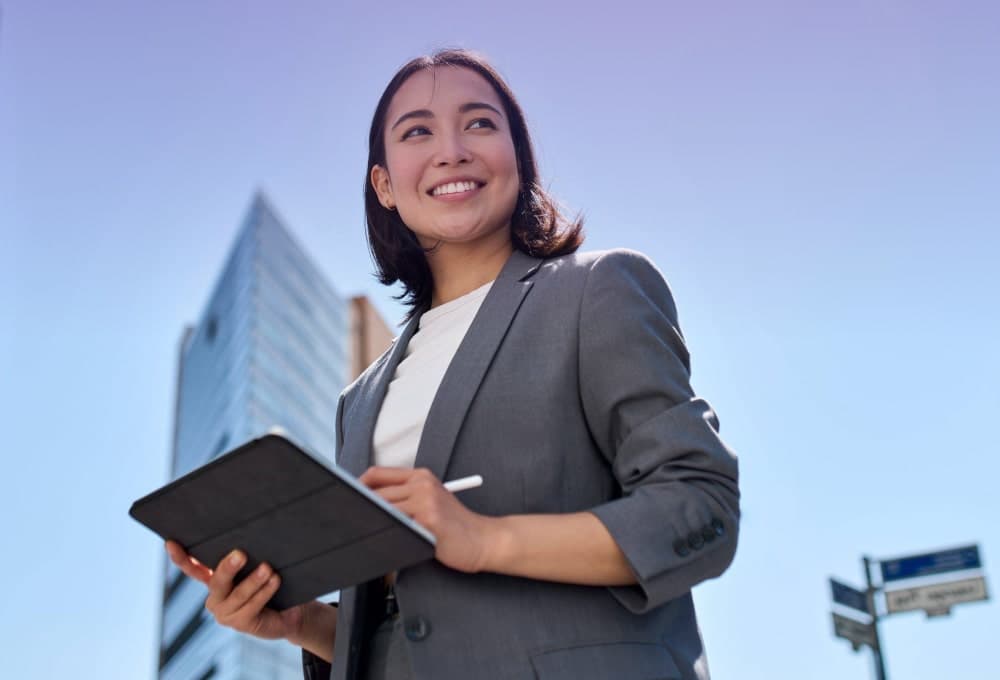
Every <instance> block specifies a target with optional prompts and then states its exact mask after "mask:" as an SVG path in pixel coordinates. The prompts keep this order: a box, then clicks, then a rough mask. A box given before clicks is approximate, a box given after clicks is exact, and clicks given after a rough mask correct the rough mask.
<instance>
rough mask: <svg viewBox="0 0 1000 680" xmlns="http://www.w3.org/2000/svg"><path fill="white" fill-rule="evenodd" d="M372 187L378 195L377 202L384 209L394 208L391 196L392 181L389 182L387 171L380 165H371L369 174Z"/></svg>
mask: <svg viewBox="0 0 1000 680" xmlns="http://www.w3.org/2000/svg"><path fill="white" fill-rule="evenodd" d="M371 183H372V188H373V189H374V190H375V195H376V196H378V202H379V203H381V204H382V207H383V208H385V209H386V210H395V209H396V201H395V199H394V198H393V197H392V183H391V182H389V172H388V171H387V170H386V169H385V168H383V167H382V166H381V165H373V166H372V175H371Z"/></svg>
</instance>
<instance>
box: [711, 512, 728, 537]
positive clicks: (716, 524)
mask: <svg viewBox="0 0 1000 680" xmlns="http://www.w3.org/2000/svg"><path fill="white" fill-rule="evenodd" d="M711 526H712V530H713V531H714V532H715V535H716V536H725V535H726V525H725V524H723V523H722V520H721V519H719V518H718V517H713V518H712V524H711Z"/></svg>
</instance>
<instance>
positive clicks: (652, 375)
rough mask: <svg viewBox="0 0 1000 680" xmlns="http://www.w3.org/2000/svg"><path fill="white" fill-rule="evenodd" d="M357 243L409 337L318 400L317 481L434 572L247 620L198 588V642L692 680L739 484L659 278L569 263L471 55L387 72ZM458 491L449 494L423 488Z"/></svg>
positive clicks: (342, 664)
mask: <svg viewBox="0 0 1000 680" xmlns="http://www.w3.org/2000/svg"><path fill="white" fill-rule="evenodd" d="M365 201H366V203H365V206H366V212H367V221H368V235H369V245H370V248H371V251H372V254H373V257H374V259H375V263H376V266H377V268H378V273H379V277H380V278H381V280H382V281H383V282H384V283H386V284H392V283H395V282H397V281H400V282H402V284H403V286H404V295H405V297H406V298H407V300H408V302H409V304H410V314H409V321H408V323H407V325H406V328H405V329H404V330H403V332H402V334H401V335H400V337H399V338H398V339H397V341H396V342H395V343H394V344H393V346H392V347H391V348H390V349H389V350H388V351H387V352H386V354H384V355H383V356H382V357H380V358H379V359H378V360H376V361H375V363H373V364H372V365H371V366H370V367H369V368H368V370H366V371H365V372H364V373H363V374H362V375H361V377H359V378H358V380H357V381H355V382H354V384H352V385H350V386H349V387H348V388H347V389H346V390H344V392H343V394H342V395H341V398H340V403H339V406H338V410H337V433H338V442H337V444H338V450H337V460H338V463H339V464H340V465H341V466H342V467H343V468H344V469H346V470H347V471H349V472H351V473H354V474H356V475H358V476H359V478H360V480H361V482H362V483H364V484H366V485H367V486H369V487H370V488H371V489H373V490H374V491H375V492H376V493H378V494H379V495H381V496H382V497H383V498H384V499H385V500H386V501H388V502H390V503H392V504H394V505H395V506H396V507H397V508H399V509H400V510H401V511H402V512H405V513H406V514H408V515H409V516H410V517H412V518H413V519H414V520H415V521H417V522H418V523H420V524H422V525H423V526H425V527H426V528H427V529H428V530H429V531H430V532H431V533H433V534H434V536H435V538H436V539H437V542H436V547H435V559H433V560H430V561H428V562H425V563H423V564H419V565H417V566H414V567H410V568H407V569H404V570H402V571H400V572H399V573H398V574H387V575H386V576H385V578H383V579H378V580H376V581H373V582H370V583H365V584H362V585H359V586H356V587H352V588H348V589H345V590H344V591H343V592H342V593H341V597H340V605H339V607H338V608H337V609H334V608H332V607H329V606H326V605H323V604H320V603H316V602H314V603H310V604H308V605H303V606H300V607H296V608H293V609H291V610H287V611H284V612H280V613H279V612H276V611H273V610H270V609H268V608H266V607H265V606H264V603H266V602H267V601H268V599H269V598H270V596H271V595H272V594H273V593H274V592H275V590H276V589H277V587H278V583H279V575H277V574H273V573H272V571H271V570H270V568H269V567H268V566H267V565H263V566H262V567H261V569H260V571H259V572H258V573H256V574H255V575H254V576H253V577H250V578H247V579H245V580H244V581H243V582H241V583H238V584H236V583H234V582H233V578H234V575H235V574H236V573H237V572H238V570H239V567H240V566H241V565H242V564H243V561H244V560H245V557H244V556H243V555H242V553H240V552H238V551H237V552H235V553H234V554H233V556H232V558H231V559H226V560H224V561H223V562H222V563H220V564H219V565H218V567H217V568H216V569H215V570H210V569H208V568H207V567H204V566H202V565H197V564H194V563H192V562H191V561H190V560H189V559H188V557H187V556H186V555H185V554H184V552H183V550H182V549H181V548H180V547H179V546H177V545H176V544H171V545H170V546H168V549H169V551H170V554H171V558H172V559H173V560H174V561H175V563H177V564H178V565H179V566H180V567H181V569H183V570H184V571H185V573H187V574H188V575H190V576H193V577H194V578H197V579H199V580H201V581H203V582H205V583H206V584H208V586H209V598H208V601H207V602H206V606H207V607H208V608H209V610H210V611H211V612H212V614H213V615H214V616H215V618H216V620H217V621H219V622H220V623H223V624H225V625H227V626H230V627H232V628H235V629H236V630H240V631H243V632H246V633H249V634H253V635H257V636H261V637H281V638H285V639H287V640H289V641H291V642H292V643H294V644H296V645H299V646H300V647H302V649H303V652H304V668H305V673H306V677H307V678H327V677H328V678H332V679H335V680H347V679H351V680H362V679H363V680H384V679H388V678H435V679H437V678H446V679H447V678H463V679H464V678H511V679H513V678H529V677H534V678H540V679H541V680H547V679H548V680H552V679H556V680H570V679H572V680H578V679H580V678H584V679H586V678H595V679H597V678H622V677H624V678H640V677H641V678H675V679H679V680H705V679H706V678H708V669H707V661H706V657H705V652H704V648H703V645H702V640H701V636H700V634H699V632H698V624H697V620H696V617H695V612H694V605H693V602H692V598H691V588H692V587H693V586H695V585H696V584H697V583H699V582H701V581H703V580H705V579H707V578H711V577H714V576H718V575H719V574H721V573H722V572H723V571H724V570H725V569H726V568H727V567H728V565H729V563H730V562H731V560H732V558H733V555H734V553H735V550H736V537H737V533H738V525H739V490H738V486H737V464H736V458H735V456H734V455H733V453H732V452H731V451H730V450H729V449H728V447H726V445H725V444H724V443H723V442H722V441H721V439H720V438H719V436H718V431H717V430H718V423H717V420H716V418H715V413H714V412H713V411H712V409H711V407H710V406H709V405H708V404H707V403H706V402H705V401H703V400H702V399H700V398H698V397H697V396H696V395H695V394H694V393H693V391H692V390H691V386H690V382H689V357H688V350H687V347H686V346H685V343H684V339H683V336H682V335H681V332H680V329H679V327H678V323H677V312H676V309H675V307H674V302H673V298H672V297H671V294H670V290H669V288H668V287H667V284H666V282H665V281H664V279H663V276H662V275H661V274H660V272H659V271H658V270H657V269H656V267H655V266H654V265H653V264H652V263H651V262H650V261H649V260H647V259H646V258H645V257H644V256H642V255H641V254H639V253H636V252H634V251H628V250H615V251H607V252H602V253H584V254H581V253H577V252H576V251H577V248H578V246H579V245H580V242H581V241H582V235H581V225H580V222H579V221H576V222H571V221H569V220H567V219H566V218H565V217H563V215H562V214H561V213H560V212H559V210H558V209H557V207H556V204H555V201H554V200H553V199H552V198H551V197H550V196H549V195H548V194H547V193H546V192H545V191H544V190H543V189H542V187H541V183H540V181H539V178H538V172H537V168H536V164H535V158H534V152H533V150H532V146H531V140H530V136H529V134H528V130H527V126H526V125H525V119H524V115H523V114H522V112H521V109H520V107H519V106H518V104H517V101H516V99H515V98H514V95H513V94H512V93H511V91H510V88H509V87H508V86H507V84H506V83H505V82H504V81H503V79H502V78H501V77H500V76H499V74H498V73H497V72H496V71H495V69H493V67H492V66H490V65H489V64H488V63H487V62H486V61H485V60H484V59H483V58H482V57H480V56H478V55H476V54H474V53H470V52H466V51H454V50H453V51H445V52H440V53H437V54H435V55H433V56H430V57H421V58H419V59H415V60H413V61H412V62H410V63H408V64H407V65H406V66H404V67H403V68H402V69H401V70H400V71H399V72H398V73H397V74H396V76H395V77H394V78H393V79H392V81H391V82H390V83H389V85H388V87H387V88H386V90H385V92H384V93H383V95H382V98H381V99H380V100H379V103H378V106H377V107H376V110H375V115H374V118H373V121H372V126H371V131H370V136H369V162H368V168H367V172H366V177H365ZM472 475H481V477H482V478H483V485H482V486H480V487H477V488H474V489H469V490H465V491H462V492H461V496H460V497H459V496H457V495H456V494H455V493H452V492H450V491H449V490H448V489H447V488H446V487H445V486H444V484H443V483H442V480H444V479H457V478H462V477H469V476H472Z"/></svg>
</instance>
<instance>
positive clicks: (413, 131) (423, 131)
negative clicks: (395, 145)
mask: <svg viewBox="0 0 1000 680" xmlns="http://www.w3.org/2000/svg"><path fill="white" fill-rule="evenodd" d="M430 133H431V131H430V130H428V129H427V128H425V127H424V126H423V125H417V126H416V127H411V128H410V129H409V130H407V131H406V132H404V133H403V137H402V139H409V138H410V137H419V136H420V135H429V134H430Z"/></svg>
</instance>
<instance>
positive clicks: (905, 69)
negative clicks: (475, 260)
mask: <svg viewBox="0 0 1000 680" xmlns="http://www.w3.org/2000/svg"><path fill="white" fill-rule="evenodd" d="M599 4H600V6H599V7H592V6H590V5H588V4H587V3H580V2H573V3H569V2H567V3H554V2H553V3H544V2H538V1H537V0H532V1H530V2H526V1H523V0H511V1H509V2H505V3H502V4H496V3H492V4H491V3H485V4H482V3H479V4H475V3H474V4H472V5H469V4H461V3H455V2H447V3H444V2H441V3H438V2H421V3H413V2H410V3H402V2H381V3H361V2H356V3H347V2H320V1H318V0H311V1H303V2H296V3H287V4H286V3H249V2H235V1H226V2H223V1H214V2H203V1H198V2H195V1H194V0H185V1H178V2H169V3H149V2H134V1H128V0H117V1H115V0H94V1H92V2H85V3H81V2H70V1H69V0H63V1H61V2H57V1H54V0H50V1H39V0H30V1H29V0H0V6H2V10H3V14H2V21H3V23H2V27H0V414H2V416H3V420H4V423H5V427H4V430H5V436H4V437H3V453H2V460H3V472H2V474H0V510H2V512H0V536H2V538H3V544H2V552H3V555H4V558H3V560H2V562H0V582H2V583H3V584H4V588H3V597H2V605H0V609H2V612H3V614H2V616H0V649H2V665H3V674H4V676H5V677H11V678H29V677H44V676H47V675H49V674H51V672H54V671H52V670H51V669H52V668H57V669H62V670H60V671H59V672H63V671H64V670H65V666H66V665H67V664H72V667H73V670H72V672H73V674H74V675H75V676H76V677H80V678H102V679H109V678H128V679H132V678H145V677H150V676H151V674H152V673H153V668H154V665H155V651H156V638H157V606H158V597H159V595H158V592H159V591H158V588H159V585H158V584H159V577H160V562H161V548H160V544H159V542H158V541H157V540H156V538H155V537H154V536H153V535H152V534H151V533H149V532H147V531H146V530H145V529H143V528H141V527H140V526H139V525H138V524H136V523H134V522H133V521H132V520H131V519H129V518H128V517H127V515H126V511H127V509H128V507H129V504H130V503H131V501H132V500H133V499H135V498H136V497H138V496H140V495H143V494H145V493H146V492H148V491H150V490H151V489H153V488H155V487H156V486H158V485H160V484H161V483H163V482H164V481H165V479H166V474H167V464H168V453H169V443H170V427H171V408H172V397H173V374H174V367H175V352H176V345H177V341H178V338H179V335H180V332H181V328H182V326H183V325H184V324H185V323H187V322H190V321H192V320H194V319H195V318H196V317H197V315H198V313H199V311H200V309H201V307H202V305H203V304H204V302H205V301H206V299H207V296H208V293H209V289H210V287H211V285H212V283H213V281H214V278H215V276H216V274H217V273H218V271H219V269H220V267H221V265H222V260H223V257H224V256H225V254H226V251H227V249H228V247H229V245H230V243H231V241H232V239H233V237H234V235H235V232H236V228H237V225H238V223H239V221H240V220H241V219H242V217H243V214H244V212H245V210H246V209H247V207H248V205H249V202H250V199H251V195H252V193H253V191H254V190H255V189H256V188H257V187H261V188H263V189H264V190H265V191H266V192H267V193H268V195H269V196H270V198H271V200H272V201H273V203H274V204H275V206H276V207H277V209H278V211H279V212H280V213H281V214H282V215H283V216H284V218H285V219H286V221H287V222H288V224H289V225H290V226H291V228H292V230H293V231H294V232H295V233H296V235H297V236H298V237H299V240H300V241H301V242H302V243H303V244H304V245H305V246H306V248H307V249H308V250H309V251H310V252H311V253H312V254H313V255H314V256H315V258H316V260H317V261H318V262H319V264H320V265H321V267H322V268H323V270H324V271H326V272H327V273H328V275H329V277H330V278H331V280H332V281H333V282H334V285H335V286H336V287H337V289H338V290H339V291H341V292H342V293H344V294H349V293H356V292H364V293H367V294H368V295H369V296H371V297H372V298H373V299H374V300H375V301H376V304H377V305H378V306H379V308H380V309H381V310H383V312H384V314H385V315H386V316H387V317H389V318H390V319H392V320H397V319H399V318H400V316H401V308H400V307H398V306H397V305H396V304H395V303H394V302H393V301H392V299H391V297H390V293H391V291H387V290H384V289H382V288H380V287H379V286H378V285H377V284H376V283H375V281H374V280H373V278H372V276H371V274H370V272H371V266H370V263H369V260H368V256H367V251H366V248H365V244H364V240H363V231H362V219H363V214H362V200H361V188H362V182H363V176H364V164H365V153H366V149H365V139H366V135H367V126H368V123H369V117H370V115H371V112H372V110H373V108H374V105H375V101H376V99H377V97H378V95H379V93H380V92H381V90H382V88H383V87H384V85H385V83H386V82H387V80H388V78H389V77H390V76H391V74H392V73H393V72H394V70H395V69H396V67H398V66H399V65H400V64H401V63H403V62H404V61H406V60H407V59H409V58H410V57H412V56H415V55H417V54H420V53H422V52H425V51H428V50H430V49H433V48H435V47H439V46H446V45H460V46H466V47H474V48H477V49H480V50H482V51H484V52H486V53H487V54H488V55H490V56H491V57H492V58H493V59H494V60H495V62H496V63H497V65H498V66H499V67H500V69H501V70H502V71H503V73H504V74H505V75H506V76H507V77H508V79H509V80H510V82H511V84H512V85H513V87H514V90H515V91H516V92H517V93H518V95H519V97H520V98H521V101H522V104H523V106H524V108H525V110H526V112H527V115H528V117H529V123H530V125H531V127H532V130H533V134H534V136H535V139H536V143H537V145H538V149H539V152H540V160H541V167H542V172H543V175H544V176H545V177H546V178H547V179H548V181H549V182H550V184H551V187H552V189H553V190H554V191H555V192H556V193H557V194H558V195H559V196H560V198H561V199H562V200H563V202H564V203H565V204H566V205H567V206H568V207H569V208H570V209H571V210H574V211H575V210H581V211H583V213H584V214H585V215H586V219H587V225H588V234H589V235H588V246H589V247H591V248H606V247H613V246H627V247H631V248H636V249H639V250H642V251H644V252H646V253H647V254H648V255H650V256H651V257H652V258H653V259H654V260H655V261H656V262H657V263H658V264H659V265H660V267H661V268H662V269H663V271H664V272H665V273H666V275H667V277H668V279H669V280H670V282H671V284H672V286H673V288H674V292H675V294H676V297H677V301H678V305H679V309H680V314H681V324H682V327H683V330H684V332H685V334H686V336H687V338H688V341H689V344H690V347H691V349H692V354H693V363H694V384H695V387H696V389H697V390H698V391H699V392H701V393H702V394H703V395H704V396H705V397H707V398H708V399H709V401H711V402H712V403H713V405H714V406H715V407H716V409H717V410H718V412H719V414H720V417H721V421H722V432H723V435H724V437H725V438H726V439H727V440H728V442H729V443H730V444H731V445H732V446H733V447H734V448H735V449H736V450H737V451H738V452H739V454H740V456H741V468H742V488H743V493H744V511H745V516H744V522H743V531H742V536H741V545H740V548H739V552H738V554H737V558H736V562H735V564H734V566H733V567H732V568H731V569H730V571H729V572H728V573H727V574H726V575H725V576H724V577H723V578H721V579H719V580H716V581H713V582H710V583H707V584H704V585H702V586H699V587H698V588H697V589H696V591H695V597H696V600H697V603H698V606H699V610H700V615H701V623H702V628H703V632H704V635H705V638H706V642H707V646H708V651H709V659H710V663H711V666H712V669H713V671H714V675H715V677H717V678H720V679H722V678H740V679H741V680H756V679H761V680H764V679H767V680H773V679H774V678H796V679H798V680H802V679H815V680H833V679H837V680H841V679H843V678H868V677H870V673H871V670H870V660H869V655H868V654H867V653H864V654H857V655H856V654H853V653H852V652H851V651H850V649H849V647H848V645H847V644H846V643H845V642H843V641H841V640H836V639H834V638H833V637H832V634H831V623H830V620H829V613H828V612H829V608H830V607H829V592H828V586H827V581H826V579H827V578H828V576H830V575H836V576H839V577H841V578H842V579H844V580H847V581H849V582H851V583H854V584H856V585H860V583H861V572H860V565H859V560H860V555H861V554H862V553H863V552H867V553H869V554H871V555H873V556H875V557H879V556H895V555H899V554H904V553H907V552H911V551H920V550H923V549H927V548H937V547H942V546H952V545H956V544H962V543H966V542H980V543H981V544H982V548H983V557H984V561H985V565H986V570H987V574H988V578H989V585H990V588H991V590H992V589H994V588H996V586H997V580H996V574H997V572H996V565H997V564H998V563H1000V527H998V521H1000V488H998V486H997V482H998V479H1000V463H998V459H997V454H998V447H997V444H996V428H997V422H998V417H997V414H998V412H1000V397H998V394H1000V390H998V384H1000V361H998V359H997V353H996V346H997V340H996V338H997V337H998V336H1000V313H998V310H1000V305H998V302H997V296H998V293H1000V267H998V265H997V262H998V261H1000V190H998V187H1000V123H998V121H1000V87H998V81H997V74H998V73H1000V5H998V4H997V3H996V2H993V1H992V0H983V1H964V2H955V1H954V0H940V1H936V2H921V1H917V0H915V1H913V2H898V1H886V0H847V1H846V2H838V3H821V2H811V3H803V2H798V1H793V0H788V1H785V2H775V1H763V2H754V3H743V2H726V1H724V2H713V3H681V2H647V3H640V2H635V1H634V0H619V1H618V2H613V3H599ZM332 417H333V414H331V418H332ZM998 611H1000V608H998V605H997V603H996V601H991V602H990V603H987V604H976V605H968V606H965V607H959V608H958V609H956V611H955V615H954V616H952V617H951V618H948V619H943V620H934V621H925V620H924V619H923V617H922V616H921V615H917V614H912V615H905V616H897V617H894V618H892V619H890V620H888V621H887V622H886V623H885V624H884V626H883V633H884V641H885V645H886V648H887V651H888V661H889V670H890V673H891V674H892V676H893V677H894V678H906V679H907V680H925V679H930V678H935V679H937V678H963V679H964V680H985V679H987V678H996V677H997V670H996V662H995V651H994V647H995V644H996V640H997V630H998V629H1000V616H998Z"/></svg>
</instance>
